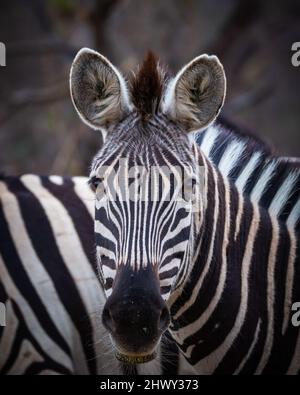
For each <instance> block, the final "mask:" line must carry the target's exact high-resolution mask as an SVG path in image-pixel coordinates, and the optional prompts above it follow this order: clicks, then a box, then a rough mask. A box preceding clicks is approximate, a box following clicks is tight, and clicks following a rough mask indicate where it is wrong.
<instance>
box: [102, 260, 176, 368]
mask: <svg viewBox="0 0 300 395" xmlns="http://www.w3.org/2000/svg"><path fill="white" fill-rule="evenodd" d="M102 321H103V324H104V326H105V328H106V329H107V330H108V332H109V333H110V336H111V338H112V340H113V344H114V346H115V348H116V351H117V352H116V357H117V358H118V359H119V360H121V361H123V362H127V363H144V362H148V361H150V360H152V359H154V358H155V355H156V348H157V346H158V344H159V342H160V339H161V336H162V334H163V333H164V332H165V331H166V330H167V328H168V326H169V323H170V313H169V310H168V307H167V305H166V302H165V301H164V299H163V298H162V296H161V292H160V285H159V280H158V277H157V274H156V273H155V271H154V270H153V267H150V266H149V267H146V268H143V269H141V270H137V271H134V270H133V269H131V268H130V267H129V266H123V267H121V268H119V269H118V271H117V275H116V278H115V282H114V286H113V291H112V293H111V295H110V296H109V298H108V299H107V301H106V304H105V306H104V308H103V312H102Z"/></svg>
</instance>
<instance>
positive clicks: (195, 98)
mask: <svg viewBox="0 0 300 395" xmlns="http://www.w3.org/2000/svg"><path fill="white" fill-rule="evenodd" d="M70 85H71V96H72V100H73V103H74V105H75V108H76V109H77V111H78V113H79V115H80V117H81V118H82V119H83V120H84V121H85V122H86V123H87V124H88V125H90V126H92V127H93V128H97V129H101V130H102V132H103V134H104V136H105V137H106V138H105V142H104V145H103V147H102V149H101V150H100V152H99V153H98V154H97V155H96V157H95V159H94V161H93V164H92V169H91V174H90V183H91V185H92V187H93V189H94V191H95V202H96V209H95V239H96V249H97V260H98V264H99V274H100V279H101V282H102V284H103V288H104V290H105V293H106V296H107V302H106V305H105V307H104V309H103V315H102V317H103V322H104V325H105V326H106V328H107V329H108V331H109V332H110V334H111V337H112V339H113V342H114V344H115V346H116V349H117V351H118V353H119V354H118V355H119V356H120V355H122V358H124V356H126V361H129V362H133V361H134V362H145V361H146V360H149V358H150V357H151V356H153V355H154V351H155V348H156V346H157V344H158V342H159V339H160V338H161V335H162V334H163V332H164V331H165V330H166V329H167V328H168V325H169V323H170V319H172V317H170V313H169V309H168V307H167V304H168V301H169V297H170V294H171V293H172V292H173V291H174V290H176V289H178V288H180V286H181V285H182V284H183V282H184V281H185V280H186V278H187V275H188V273H189V270H188V268H189V262H190V260H191V259H192V258H193V255H194V233H195V226H196V223H197V221H198V222H199V217H201V197H200V192H199V186H200V185H201V180H200V179H199V172H198V169H197V166H198V165H199V163H198V162H197V153H196V152H195V146H194V145H192V144H191V143H190V140H189V138H188V133H187V132H189V131H192V130H195V129H199V128H204V127H206V126H207V125H208V124H209V123H211V122H212V121H213V119H214V118H215V117H216V115H217V114H218V112H219V110H220V108H221V106H222V103H223V98H224V90H225V77H224V73H223V68H222V66H221V65H220V63H219V62H218V60H217V58H216V57H208V56H207V55H203V56H202V57H198V58H196V59H195V60H194V61H193V62H191V63H190V64H188V65H187V66H186V67H185V68H183V69H182V70H181V71H180V72H179V73H178V75H177V76H176V77H175V78H174V79H172V80H168V79H167V78H166V77H165V75H164V73H163V72H162V71H161V69H160V68H159V66H158V64H157V62H156V60H155V58H154V57H153V55H151V54H150V55H149V56H148V58H147V59H146V61H145V63H144V65H143V66H142V68H141V69H140V71H139V73H138V74H137V76H136V77H135V79H134V81H133V82H132V86H131V90H130V93H129V92H128V90H127V87H126V83H125V81H124V79H123V77H122V76H121V74H120V73H119V71H118V70H117V69H116V68H115V67H114V66H113V65H111V63H110V62H109V61H108V60H107V59H106V58H104V57H103V56H101V55H100V54H98V53H96V52H94V51H91V50H88V49H84V50H81V51H80V52H79V53H78V55H77V56H76V58H75V60H74V63H73V66H72V69H71V76H70ZM200 189H201V188H200ZM195 191H196V192H195ZM195 202H196V203H195ZM195 208H196V209H195ZM199 208H200V209H199Z"/></svg>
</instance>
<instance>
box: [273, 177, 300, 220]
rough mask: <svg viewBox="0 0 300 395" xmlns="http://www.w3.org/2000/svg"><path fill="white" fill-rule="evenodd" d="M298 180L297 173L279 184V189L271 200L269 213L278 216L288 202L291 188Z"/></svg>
mask: <svg viewBox="0 0 300 395" xmlns="http://www.w3.org/2000/svg"><path fill="white" fill-rule="evenodd" d="M297 179H298V174H297V173H290V174H289V175H288V176H287V177H286V178H285V180H284V182H283V183H282V184H281V186H280V188H279V189H278V191H277V192H276V195H275V196H274V198H273V199H272V203H271V204H270V207H269V212H270V213H272V214H274V215H276V216H279V215H280V213H281V211H282V209H283V207H284V206H285V204H286V203H287V202H288V200H289V198H290V195H291V193H292V192H293V188H294V186H295V183H296V181H297Z"/></svg>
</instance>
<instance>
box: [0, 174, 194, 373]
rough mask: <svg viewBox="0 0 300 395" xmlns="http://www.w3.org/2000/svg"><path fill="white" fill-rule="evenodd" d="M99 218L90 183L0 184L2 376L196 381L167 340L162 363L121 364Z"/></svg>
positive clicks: (27, 179)
mask: <svg viewBox="0 0 300 395" xmlns="http://www.w3.org/2000/svg"><path fill="white" fill-rule="evenodd" d="M93 212H94V195H93V193H91V191H90V188H89V187H88V184H87V178H84V177H72V178H68V177H59V176H49V177H48V176H43V177H41V176H37V175H31V174H28V175H23V176H21V177H1V179H0V216H1V218H0V223H1V232H0V301H1V302H2V303H5V306H6V326H5V327H0V372H1V374H125V373H126V374H127V373H138V374H171V373H174V374H175V373H176V374H177V373H179V374H184V373H189V374H193V369H192V367H190V366H189V365H188V364H187V363H186V362H185V360H184V359H183V357H182V356H180V357H179V355H178V352H177V349H176V346H175V348H174V345H172V344H170V342H169V341H167V340H166V341H165V343H164V344H163V345H162V346H161V348H160V353H159V360H158V361H153V362H149V363H147V364H145V365H140V366H138V368H137V369H134V368H127V367H126V366H122V365H121V364H120V363H119V362H118V361H117V360H116V358H115V356H114V351H113V349H112V346H111V344H110V340H109V338H108V334H107V332H106V330H105V328H104V327H103V325H102V322H101V314H100V313H101V310H102V306H103V304H104V303H105V297H104V294H103V291H102V288H101V286H100V283H99V280H98V278H97V267H96V265H95V253H94V232H93V216H94V214H93ZM163 355H164V356H163Z"/></svg>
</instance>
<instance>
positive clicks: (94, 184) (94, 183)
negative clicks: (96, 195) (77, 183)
mask: <svg viewBox="0 0 300 395" xmlns="http://www.w3.org/2000/svg"><path fill="white" fill-rule="evenodd" d="M100 183H101V180H100V178H97V177H92V178H90V179H89V181H88V184H89V186H90V188H91V190H92V191H93V192H96V190H97V188H98V186H99V185H100Z"/></svg>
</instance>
